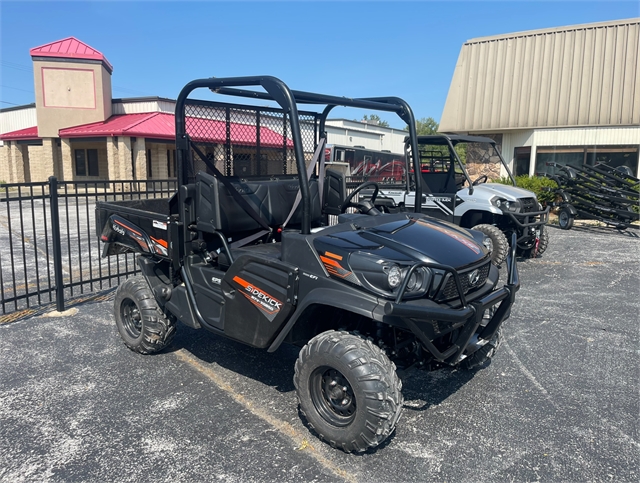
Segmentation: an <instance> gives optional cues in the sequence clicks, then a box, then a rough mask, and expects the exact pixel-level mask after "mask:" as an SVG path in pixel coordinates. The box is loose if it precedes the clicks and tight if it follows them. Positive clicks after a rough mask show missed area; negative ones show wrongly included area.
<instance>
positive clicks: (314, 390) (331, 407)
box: [309, 366, 356, 427]
mask: <svg viewBox="0 0 640 483" xmlns="http://www.w3.org/2000/svg"><path fill="white" fill-rule="evenodd" d="M309 384H310V386H309V389H310V392H311V400H312V401H313V405H314V406H315V408H316V410H317V411H318V413H319V414H320V416H322V418H323V419H324V420H325V421H327V422H328V423H329V424H332V425H333V426H339V427H344V426H348V425H349V424H351V422H352V421H353V420H354V418H355V417H356V397H355V395H354V393H353V388H352V387H351V384H349V381H347V379H346V378H345V377H344V376H343V375H342V373H340V371H337V370H335V369H333V368H331V367H326V366H323V367H318V368H317V369H316V370H315V371H313V374H311V378H310V380H309Z"/></svg>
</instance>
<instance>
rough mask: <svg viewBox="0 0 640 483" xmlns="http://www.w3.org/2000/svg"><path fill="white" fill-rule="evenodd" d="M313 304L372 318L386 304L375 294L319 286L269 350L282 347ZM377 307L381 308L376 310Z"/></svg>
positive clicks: (305, 299)
mask: <svg viewBox="0 0 640 483" xmlns="http://www.w3.org/2000/svg"><path fill="white" fill-rule="evenodd" d="M312 305H327V306H331V307H335V308H338V309H343V310H347V311H348V312H353V313H354V314H357V315H363V316H365V317H369V318H371V319H374V318H376V316H375V312H378V314H381V313H384V310H382V309H380V308H379V307H383V305H384V304H382V305H381V304H380V303H379V301H378V298H377V297H375V296H374V295H366V294H354V292H351V291H350V292H348V293H345V292H344V291H340V290H337V289H333V288H317V289H314V290H312V291H311V292H309V294H308V295H307V296H306V297H305V298H304V300H303V302H302V303H301V304H299V305H298V307H297V309H296V311H295V312H294V314H293V315H292V316H291V318H290V319H289V320H288V321H287V323H286V324H285V326H284V327H283V328H282V330H280V332H279V333H278V335H277V336H276V338H275V339H274V341H273V342H272V343H271V345H270V346H269V349H268V350H267V352H274V351H275V350H276V349H278V347H280V344H282V341H283V340H284V338H285V337H286V336H287V334H289V332H291V329H293V326H294V325H295V324H296V322H297V321H298V318H299V317H300V315H301V314H303V313H304V312H305V310H306V309H307V308H309V307H310V306H312ZM377 308H379V309H378V310H376V309H377ZM378 318H379V317H378Z"/></svg>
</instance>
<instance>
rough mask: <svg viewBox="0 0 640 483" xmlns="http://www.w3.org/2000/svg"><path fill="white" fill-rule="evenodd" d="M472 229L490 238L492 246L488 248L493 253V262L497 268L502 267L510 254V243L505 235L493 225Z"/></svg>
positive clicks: (478, 226) (477, 226)
mask: <svg viewBox="0 0 640 483" xmlns="http://www.w3.org/2000/svg"><path fill="white" fill-rule="evenodd" d="M471 229H472V230H478V231H481V232H482V233H484V234H485V235H486V236H487V237H488V238H489V241H490V246H487V248H488V249H489V250H490V251H491V261H492V262H493V264H494V265H496V266H497V267H499V266H501V265H502V262H504V261H505V259H506V258H507V253H509V242H508V241H507V237H506V236H505V235H504V233H502V231H501V230H500V229H499V228H498V227H497V226H493V225H476V226H474V227H473V228H471ZM485 246H486V245H485Z"/></svg>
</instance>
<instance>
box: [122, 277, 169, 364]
mask: <svg viewBox="0 0 640 483" xmlns="http://www.w3.org/2000/svg"><path fill="white" fill-rule="evenodd" d="M114 312H115V316H116V326H117V327H118V332H119V333H120V337H122V340H123V341H124V344H125V345H126V346H127V347H128V348H129V349H131V350H132V351H134V352H138V353H139V354H152V353H154V352H158V351H161V350H162V349H164V348H165V347H166V346H168V345H169V344H170V343H171V341H172V340H173V336H174V335H175V333H176V330H175V329H176V328H175V321H174V320H173V319H169V318H168V317H166V316H165V315H164V313H163V312H162V310H160V307H158V303H157V302H156V299H155V298H154V296H153V293H151V290H150V289H149V284H148V283H147V281H146V280H145V279H144V278H143V277H133V278H129V279H127V280H125V281H124V282H123V283H121V284H120V286H119V287H118V290H117V291H116V297H115V303H114Z"/></svg>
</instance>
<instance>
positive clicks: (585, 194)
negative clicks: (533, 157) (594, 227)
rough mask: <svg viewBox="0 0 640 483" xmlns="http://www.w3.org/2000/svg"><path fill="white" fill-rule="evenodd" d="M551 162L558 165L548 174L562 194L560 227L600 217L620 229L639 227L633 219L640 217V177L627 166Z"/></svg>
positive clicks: (559, 215)
mask: <svg viewBox="0 0 640 483" xmlns="http://www.w3.org/2000/svg"><path fill="white" fill-rule="evenodd" d="M547 166H553V167H554V168H557V169H556V170H555V171H556V172H555V174H552V175H547V176H548V177H550V178H551V179H553V180H554V181H555V182H556V183H557V184H558V188H556V189H554V190H553V191H554V192H555V193H556V195H557V196H558V200H557V201H556V202H555V203H554V205H555V206H556V207H558V224H559V226H560V228H562V229H564V230H569V229H571V227H572V226H573V221H574V219H576V218H578V219H584V220H597V221H600V222H602V223H605V224H606V225H609V226H613V227H615V228H617V229H619V230H626V229H627V228H638V227H639V226H638V225H637V224H633V223H635V222H637V221H638V220H639V219H640V206H639V204H638V195H639V194H640V193H639V189H640V180H639V179H638V178H636V177H634V176H633V175H632V174H631V173H630V171H629V169H628V168H627V167H626V166H622V167H618V168H613V167H611V166H608V165H606V164H596V165H595V166H589V165H586V164H585V165H583V166H564V165H560V164H558V163H547Z"/></svg>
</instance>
